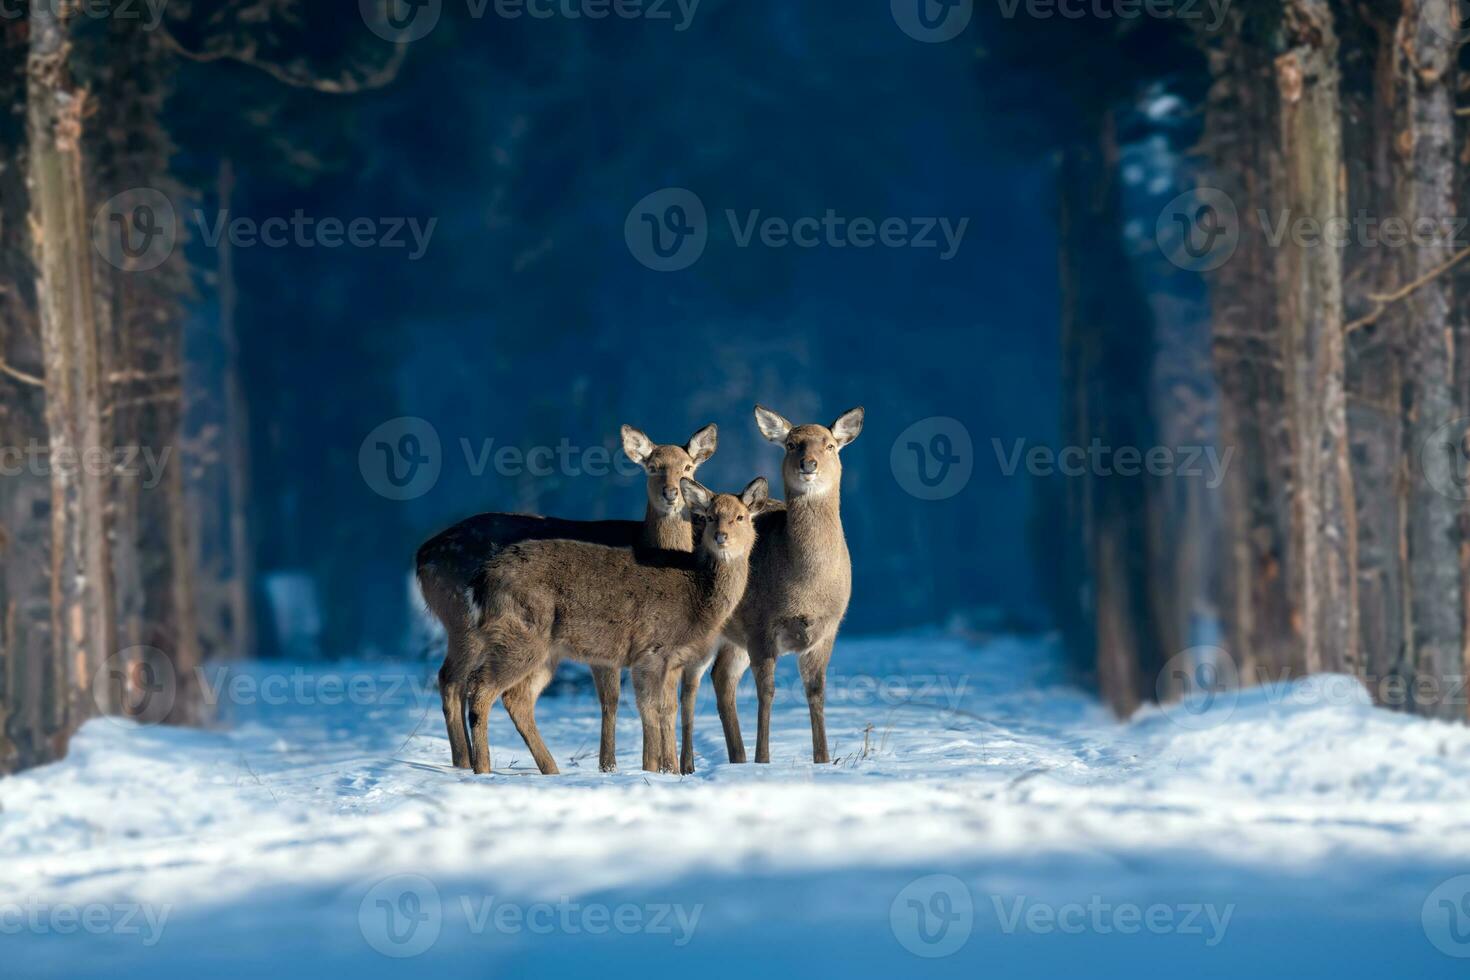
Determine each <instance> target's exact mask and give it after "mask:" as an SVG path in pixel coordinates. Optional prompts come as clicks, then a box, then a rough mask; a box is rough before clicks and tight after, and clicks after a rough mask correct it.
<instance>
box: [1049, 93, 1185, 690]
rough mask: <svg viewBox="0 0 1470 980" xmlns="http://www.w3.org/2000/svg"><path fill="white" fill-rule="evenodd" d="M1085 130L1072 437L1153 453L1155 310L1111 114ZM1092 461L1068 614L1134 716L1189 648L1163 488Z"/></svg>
mask: <svg viewBox="0 0 1470 980" xmlns="http://www.w3.org/2000/svg"><path fill="white" fill-rule="evenodd" d="M1087 135H1088V136H1089V139H1087V140H1086V141H1085V142H1079V143H1078V144H1077V145H1075V146H1073V147H1071V148H1069V149H1068V150H1067V151H1066V152H1065V153H1064V154H1063V160H1062V166H1061V170H1060V173H1059V178H1060V179H1059V185H1058V186H1059V199H1060V207H1061V214H1060V219H1061V221H1060V226H1061V243H1060V244H1061V261H1060V267H1061V268H1060V272H1061V284H1062V289H1061V292H1062V336H1063V344H1064V354H1063V358H1064V382H1065V385H1066V389H1067V390H1066V392H1065V394H1064V399H1065V412H1064V415H1065V418H1064V423H1063V424H1064V426H1065V430H1064V436H1065V439H1066V442H1067V443H1068V445H1071V446H1081V447H1088V446H1090V445H1092V444H1093V442H1094V441H1096V442H1097V443H1100V444H1101V445H1102V446H1104V447H1107V448H1108V449H1110V450H1112V451H1114V452H1116V451H1117V450H1119V449H1121V448H1124V447H1130V448H1133V449H1136V450H1140V451H1145V450H1147V448H1148V447H1150V446H1152V445H1153V444H1154V443H1155V442H1156V437H1155V432H1154V425H1153V405H1152V400H1151V397H1150V396H1151V392H1152V381H1153V365H1154V355H1155V351H1154V331H1153V317H1152V311H1151V310H1150V309H1149V307H1148V305H1147V304H1146V303H1145V302H1144V300H1143V297H1142V295H1141V293H1140V292H1139V290H1138V288H1137V286H1136V283H1135V278H1134V272H1133V270H1132V268H1131V266H1130V263H1129V260H1128V255H1127V252H1126V251H1125V249H1124V247H1123V242H1122V235H1121V228H1122V221H1121V214H1122V212H1121V205H1120V202H1119V183H1118V152H1117V144H1116V137H1115V133H1114V131H1113V122H1112V116H1111V113H1104V114H1103V115H1102V116H1101V117H1100V118H1098V119H1097V120H1096V121H1095V130H1094V131H1093V132H1091V133H1089V134H1087ZM1119 324H1128V325H1129V329H1127V330H1120V329H1116V328H1117V325H1119ZM1088 469H1089V472H1087V473H1086V475H1084V476H1081V477H1073V478H1070V479H1072V480H1073V481H1074V482H1075V483H1076V486H1075V487H1072V486H1069V488H1068V504H1067V513H1068V516H1069V519H1071V520H1075V521H1077V522H1078V526H1077V528H1076V529H1075V531H1069V536H1073V535H1075V536H1076V537H1077V539H1079V540H1080V541H1082V543H1083V546H1082V550H1083V552H1084V560H1083V562H1082V567H1083V570H1084V575H1083V577H1082V581H1081V582H1079V583H1078V587H1077V588H1076V590H1075V591H1076V595H1077V601H1078V602H1079V603H1080V604H1081V609H1080V612H1079V613H1077V614H1075V615H1072V614H1070V613H1069V616H1070V617H1071V618H1072V619H1075V620H1076V621H1079V622H1081V623H1087V624H1090V626H1091V635H1090V636H1084V637H1082V638H1081V639H1082V640H1083V642H1087V643H1089V646H1090V650H1091V653H1092V660H1093V662H1094V663H1095V665H1096V675H1097V682H1098V687H1099V690H1100V692H1101V693H1102V696H1103V698H1104V699H1105V700H1106V701H1107V702H1108V703H1109V704H1110V705H1111V706H1112V707H1113V709H1114V710H1115V711H1116V712H1118V713H1119V714H1120V715H1124V716H1126V715H1128V714H1131V713H1132V712H1133V711H1134V710H1136V709H1137V708H1138V706H1139V705H1140V704H1141V703H1143V702H1144V701H1146V700H1149V699H1151V698H1152V697H1153V696H1154V691H1155V685H1156V683H1157V678H1158V674H1159V671H1160V670H1161V669H1162V667H1163V665H1164V664H1165V662H1167V661H1168V659H1169V658H1170V657H1172V656H1173V655H1174V654H1175V653H1177V652H1179V649H1180V646H1181V639H1182V638H1181V636H1180V630H1179V628H1178V624H1179V623H1180V621H1181V618H1182V617H1181V615H1180V610H1179V602H1178V595H1177V592H1176V590H1175V584H1176V583H1175V577H1174V574H1173V552H1172V548H1171V547H1170V544H1169V539H1170V536H1171V535H1170V533H1169V527H1168V524H1169V520H1168V511H1167V500H1166V496H1167V495H1166V493H1165V487H1164V486H1163V484H1162V483H1161V481H1160V480H1159V478H1157V477H1155V476H1150V475H1147V474H1144V473H1141V472H1137V473H1133V474H1122V473H1119V472H1118V469H1119V468H1118V467H1113V466H1109V467H1108V470H1109V472H1102V471H1098V472H1093V471H1092V467H1089V468H1088ZM1064 574H1065V573H1064ZM1068 591H1071V590H1068ZM1089 606H1090V608H1089Z"/></svg>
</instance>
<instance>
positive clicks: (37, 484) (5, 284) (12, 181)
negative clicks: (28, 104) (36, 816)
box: [0, 31, 71, 773]
mask: <svg viewBox="0 0 1470 980" xmlns="http://www.w3.org/2000/svg"><path fill="white" fill-rule="evenodd" d="M25 67H26V43H25V36H24V34H23V33H22V32H20V31H0V158H3V159H7V160H19V159H21V158H22V156H23V154H24V151H25V137H26V133H25V130H26V121H25V114H24V104H25V90H26V72H25ZM25 176H26V175H25V172H24V170H23V169H22V168H20V167H5V168H4V169H0V216H3V217H0V364H3V370H0V446H5V447H7V448H8V449H11V450H19V451H21V452H22V453H23V454H24V458H23V460H21V461H20V465H19V466H18V467H16V468H15V469H14V471H12V470H11V469H7V471H6V473H5V475H4V476H3V477H0V773H5V772H10V771H14V770H16V769H22V768H25V767H27V766H33V765H37V764H39V763H43V762H48V761H50V760H52V759H55V758H57V757H58V756H60V755H61V754H62V752H63V751H64V750H65V747H66V736H67V733H68V728H67V725H68V722H69V718H70V712H69V708H70V699H71V695H70V690H69V688H68V683H67V682H68V675H67V671H66V665H65V664H64V663H63V662H61V661H59V660H57V659H56V658H55V656H54V651H53V649H52V639H51V582H50V578H49V575H48V571H49V569H50V564H51V538H50V522H49V508H50V501H51V484H50V480H49V479H47V477H46V476H45V474H44V471H43V470H42V469H41V468H40V466H38V465H33V463H35V462H40V460H38V459H37V458H36V457H35V456H33V455H32V453H31V449H32V447H44V446H45V444H46V422H45V413H46V400H45V391H44V388H43V386H42V384H41V375H42V374H43V372H44V367H43V365H42V358H41V337H40V326H39V324H38V323H37V319H36V306H35V273H34V268H33V266H32V264H31V254H30V253H31V243H30V237H29V235H28V234H27V230H26V227H27V226H26V222H25V221H23V220H4V219H5V218H8V217H9V216H11V215H20V216H24V215H25V214H26V213H27V212H28V211H29V210H30V203H29V195H28V194H27V193H26V186H25ZM15 462H16V461H15V460H13V459H12V460H7V463H8V464H10V465H14V464H15Z"/></svg>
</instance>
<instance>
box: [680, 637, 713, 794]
mask: <svg viewBox="0 0 1470 980" xmlns="http://www.w3.org/2000/svg"><path fill="white" fill-rule="evenodd" d="M707 663H708V662H707V661H706V662H705V663H693V664H689V665H688V666H686V667H685V668H684V676H683V681H682V683H681V684H680V687H679V718H680V721H681V723H682V724H681V728H682V732H681V735H682V738H681V739H680V743H679V772H681V773H683V774H684V775H686V776H687V775H690V774H691V773H693V772H694V708H695V705H696V704H697V702H698V701H699V681H700V678H702V677H703V676H704V668H705V666H706V665H707Z"/></svg>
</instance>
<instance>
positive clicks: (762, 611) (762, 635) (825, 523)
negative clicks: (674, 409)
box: [711, 405, 864, 764]
mask: <svg viewBox="0 0 1470 980" xmlns="http://www.w3.org/2000/svg"><path fill="white" fill-rule="evenodd" d="M863 418H864V411H863V409H862V408H861V407H859V408H854V409H852V410H850V411H847V412H844V413H843V414H842V415H841V416H839V417H838V418H837V421H835V422H833V423H832V424H831V425H830V426H824V425H817V424H807V425H792V424H791V423H790V422H789V421H787V420H786V419H785V418H783V417H782V416H781V415H780V414H778V413H777V412H773V411H771V410H770V409H768V408H764V407H762V406H760V405H757V406H756V407H755V421H756V426H757V427H758V428H759V429H760V432H761V434H762V435H763V436H765V437H766V439H768V440H769V441H771V442H774V443H776V444H778V445H780V446H782V447H783V448H784V449H785V451H786V456H785V458H784V459H783V460H782V463H781V478H782V482H783V483H784V486H785V494H784V495H785V498H786V505H785V507H784V509H782V510H780V511H770V512H767V513H765V514H763V515H762V516H761V518H760V519H759V520H758V521H757V522H756V530H757V538H756V545H755V551H754V552H753V553H752V555H751V559H750V584H749V586H748V587H747V588H746V591H745V598H744V599H743V600H741V603H740V605H739V607H738V608H737V609H736V610H735V614H734V615H733V616H731V617H730V620H729V622H728V623H726V625H725V629H724V630H723V631H722V636H721V640H720V643H719V650H718V652H717V653H716V655H715V662H714V669H713V671H712V672H711V676H712V680H713V682H714V687H715V702H716V706H717V707H718V709H719V713H720V723H721V725H722V726H723V728H724V731H725V748H726V751H727V752H728V753H729V756H730V761H731V762H732V763H741V762H745V761H746V759H745V743H744V741H743V740H742V739H741V736H740V717H739V713H738V711H737V710H736V705H735V689H736V687H737V686H738V685H739V683H740V678H741V676H742V675H743V674H744V673H745V669H746V667H750V669H751V672H752V673H753V674H754V675H755V687H756V698H757V716H756V747H755V761H756V762H757V763H768V762H770V761H771V703H772V701H773V700H774V698H775V692H776V659H777V658H778V657H779V656H780V655H781V654H782V653H788V652H789V653H795V654H797V664H798V666H799V668H800V671H801V679H802V686H803V687H804V689H805V691H806V699H807V708H808V710H809V712H810V714H811V724H812V761H813V762H815V763H819V764H823V763H828V762H830V761H831V757H830V756H829V755H828V754H827V722H826V691H827V664H828V662H829V661H830V660H831V659H832V645H833V643H834V642H835V641H836V639H837V631H838V628H839V627H840V626H841V625H842V620H843V617H844V616H846V614H847V604H848V601H849V600H850V598H851V596H852V558H851V556H850V555H849V554H848V550H847V539H846V537H844V535H843V533H842V513H841V507H840V503H841V490H842V459H841V455H840V454H841V452H842V450H843V449H844V448H845V447H846V446H847V445H848V444H849V443H851V442H852V441H853V440H854V439H856V438H857V437H858V434H859V433H861V432H862V430H863Z"/></svg>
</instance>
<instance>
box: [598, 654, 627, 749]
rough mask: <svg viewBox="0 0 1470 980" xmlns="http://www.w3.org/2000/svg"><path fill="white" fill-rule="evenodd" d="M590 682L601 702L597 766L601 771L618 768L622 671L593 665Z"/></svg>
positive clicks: (616, 668)
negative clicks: (600, 736)
mask: <svg viewBox="0 0 1470 980" xmlns="http://www.w3.org/2000/svg"><path fill="white" fill-rule="evenodd" d="M592 684H593V686H594V687H596V688H597V700H598V701H600V702H602V740H601V741H600V742H598V745H597V767H598V768H599V769H601V770H602V771H603V772H614V771H616V770H617V768H618V698H619V697H621V696H622V684H623V671H622V669H621V668H618V667H593V668H592Z"/></svg>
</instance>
